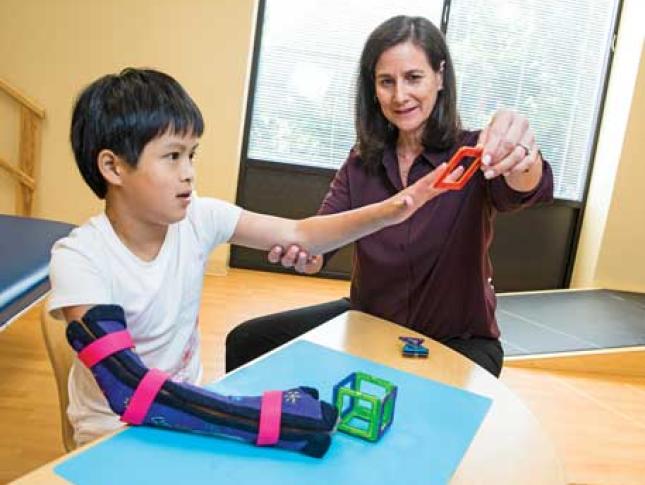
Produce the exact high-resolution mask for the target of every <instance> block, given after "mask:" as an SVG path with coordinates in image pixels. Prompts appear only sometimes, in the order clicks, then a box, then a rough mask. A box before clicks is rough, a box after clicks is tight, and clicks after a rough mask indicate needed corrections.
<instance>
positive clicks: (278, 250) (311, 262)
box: [267, 244, 323, 274]
mask: <svg viewBox="0 0 645 485" xmlns="http://www.w3.org/2000/svg"><path fill="white" fill-rule="evenodd" d="M267 259H268V260H269V262H271V263H281V264H282V266H284V267H285V268H294V269H295V270H296V272H298V273H302V274H315V273H318V272H319V271H320V270H321V269H322V265H323V257H322V256H321V255H316V256H310V255H309V254H308V253H307V252H306V251H303V250H302V249H300V247H299V246H296V245H295V244H294V245H291V246H289V248H288V249H287V250H286V251H285V250H284V248H283V247H282V246H273V247H272V248H271V250H270V251H269V253H268V255H267Z"/></svg>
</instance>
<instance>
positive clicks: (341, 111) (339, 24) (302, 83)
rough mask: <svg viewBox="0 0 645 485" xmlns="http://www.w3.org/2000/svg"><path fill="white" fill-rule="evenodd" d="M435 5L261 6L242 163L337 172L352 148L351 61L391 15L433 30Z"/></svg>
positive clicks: (286, 0) (327, 2)
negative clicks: (426, 22) (421, 20)
mask: <svg viewBox="0 0 645 485" xmlns="http://www.w3.org/2000/svg"><path fill="white" fill-rule="evenodd" d="M442 8H443V2H442V1H441V0H405V1H398V2H396V1H392V0H370V1H369V2H364V1H360V0H358V1H356V0H277V1H275V0H274V1H271V0H269V1H266V2H265V11H264V21H263V24H262V29H263V30H262V44H261V50H260V56H259V65H258V70H257V81H256V90H255V96H254V102H253V113H252V119H251V127H250V134H249V145H248V154H247V155H248V158H251V159H255V160H264V161H272V162H284V163H294V164H298V165H310V166H317V167H328V168H337V167H338V166H339V165H340V164H341V163H342V162H343V161H344V160H345V158H346V157H347V154H348V153H349V149H350V148H351V147H352V145H353V144H354V142H355V138H356V137H355V134H354V106H353V104H354V93H355V86H354V85H355V79H356V71H357V67H358V60H359V57H360V54H361V49H362V48H363V44H364V43H365V40H366V39H367V36H368V35H369V33H370V32H371V31H372V30H373V29H374V27H376V26H377V25H378V24H380V23H381V22H383V21H385V20H387V19H388V18H390V17H392V16H394V15H398V14H407V15H423V16H425V17H427V18H429V19H431V20H432V21H433V22H435V23H436V24H437V25H439V24H440V19H441V11H442Z"/></svg>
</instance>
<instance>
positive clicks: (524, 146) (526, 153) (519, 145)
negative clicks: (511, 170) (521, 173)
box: [515, 143, 531, 158]
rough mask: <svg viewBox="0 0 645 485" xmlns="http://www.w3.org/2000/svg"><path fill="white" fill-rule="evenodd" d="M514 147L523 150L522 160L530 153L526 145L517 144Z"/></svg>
mask: <svg viewBox="0 0 645 485" xmlns="http://www.w3.org/2000/svg"><path fill="white" fill-rule="evenodd" d="M515 146H516V147H520V148H524V158H526V157H528V156H529V153H531V150H529V147H527V146H526V145H522V144H521V143H517V144H516V145H515Z"/></svg>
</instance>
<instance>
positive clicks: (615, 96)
mask: <svg viewBox="0 0 645 485" xmlns="http://www.w3.org/2000/svg"><path fill="white" fill-rule="evenodd" d="M644 18H645V2H642V0H624V2H623V11H622V16H621V22H620V28H619V31H618V39H617V43H616V51H615V54H614V61H613V65H612V70H611V77H610V79H609V85H608V89H607V97H606V101H605V109H604V113H603V119H602V124H601V127H600V133H599V137H598V146H597V149H596V156H595V162H594V168H593V174H592V178H591V184H590V187H589V194H588V197H587V205H586V208H585V215H584V221H583V225H582V230H581V234H580V241H579V244H578V251H577V254H576V261H575V267H574V271H573V275H572V280H571V286H572V287H577V288H584V287H599V288H613V289H620V290H627V291H640V292H645V259H644V258H643V257H642V249H641V248H643V247H645V186H644V185H643V183H644V182H645V163H643V156H642V155H641V154H643V153H645V96H644V95H645V52H644V51H643V48H644V40H645V28H644V27H643V19H644Z"/></svg>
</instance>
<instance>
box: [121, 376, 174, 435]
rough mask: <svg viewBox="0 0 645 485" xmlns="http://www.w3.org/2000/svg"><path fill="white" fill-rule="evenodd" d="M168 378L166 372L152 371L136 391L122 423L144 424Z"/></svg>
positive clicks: (122, 418) (144, 377)
mask: <svg viewBox="0 0 645 485" xmlns="http://www.w3.org/2000/svg"><path fill="white" fill-rule="evenodd" d="M168 378H169V375H168V374H166V373H165V372H162V371H160V370H159V369H150V370H149V371H148V372H147V373H146V375H145V376H143V379H141V382H140V383H139V385H138V386H137V388H136V389H135V391H134V394H133V395H132V397H131V398H130V403H129V404H128V407H127V409H126V410H125V412H124V413H123V416H121V421H123V422H124V423H129V424H141V423H143V420H144V419H145V417H146V414H148V410H149V409H150V406H152V402H153V401H154V400H155V397H157V394H158V393H159V389H161V386H163V383H164V382H166V381H167V380H168Z"/></svg>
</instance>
